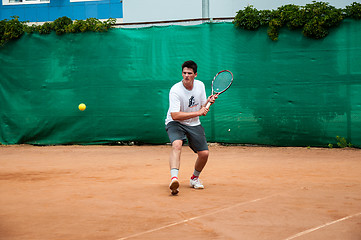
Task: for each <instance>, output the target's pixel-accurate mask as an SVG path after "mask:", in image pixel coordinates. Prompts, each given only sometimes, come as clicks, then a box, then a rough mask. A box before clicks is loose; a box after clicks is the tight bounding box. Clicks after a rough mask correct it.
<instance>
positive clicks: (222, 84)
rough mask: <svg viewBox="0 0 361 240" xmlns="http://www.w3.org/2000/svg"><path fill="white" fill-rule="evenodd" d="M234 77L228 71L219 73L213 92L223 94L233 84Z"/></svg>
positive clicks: (214, 82)
mask: <svg viewBox="0 0 361 240" xmlns="http://www.w3.org/2000/svg"><path fill="white" fill-rule="evenodd" d="M232 79H233V76H232V74H231V73H230V72H228V71H223V72H221V73H219V74H218V75H217V76H216V78H215V79H214V81H213V90H214V92H216V93H221V92H223V91H224V90H226V89H227V88H228V87H229V86H230V84H231V83H232Z"/></svg>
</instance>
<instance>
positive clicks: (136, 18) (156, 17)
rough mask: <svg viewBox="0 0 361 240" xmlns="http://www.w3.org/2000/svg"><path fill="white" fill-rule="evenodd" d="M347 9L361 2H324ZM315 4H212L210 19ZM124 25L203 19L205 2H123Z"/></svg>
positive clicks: (273, 0)
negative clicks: (249, 9)
mask: <svg viewBox="0 0 361 240" xmlns="http://www.w3.org/2000/svg"><path fill="white" fill-rule="evenodd" d="M323 2H328V3H330V5H331V6H335V7H337V8H344V7H345V6H347V5H350V4H352V3H353V2H360V0H324V1H323ZM308 3H312V0H209V15H210V17H211V18H216V17H234V16H235V15H236V14H237V12H238V11H239V10H243V9H244V8H245V7H246V6H248V5H253V6H254V7H255V8H257V9H258V10H263V9H276V8H278V7H280V6H283V5H286V4H295V5H300V6H304V5H306V4H308ZM123 10H124V11H123V15H124V18H123V22H124V23H131V22H150V21H165V20H181V19H193V18H202V0H123Z"/></svg>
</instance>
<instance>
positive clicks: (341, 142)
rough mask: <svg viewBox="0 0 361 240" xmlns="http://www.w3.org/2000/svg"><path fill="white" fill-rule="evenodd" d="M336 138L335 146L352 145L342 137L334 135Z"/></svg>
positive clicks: (344, 146)
mask: <svg viewBox="0 0 361 240" xmlns="http://www.w3.org/2000/svg"><path fill="white" fill-rule="evenodd" d="M336 139H337V146H339V147H340V148H346V147H352V144H351V143H348V142H347V140H346V139H345V138H344V137H339V136H336Z"/></svg>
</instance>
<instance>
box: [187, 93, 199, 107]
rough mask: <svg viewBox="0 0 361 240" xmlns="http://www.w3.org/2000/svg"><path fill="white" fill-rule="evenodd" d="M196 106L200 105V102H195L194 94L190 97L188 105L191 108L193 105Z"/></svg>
mask: <svg viewBox="0 0 361 240" xmlns="http://www.w3.org/2000/svg"><path fill="white" fill-rule="evenodd" d="M195 106H198V103H197V104H196V103H195V100H194V97H193V96H192V97H191V98H190V99H189V104H188V107H189V108H193V107H195Z"/></svg>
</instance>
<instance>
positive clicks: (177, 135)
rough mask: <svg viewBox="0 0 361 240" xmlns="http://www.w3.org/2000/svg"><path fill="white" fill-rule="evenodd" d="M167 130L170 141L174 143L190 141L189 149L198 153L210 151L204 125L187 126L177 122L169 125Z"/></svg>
mask: <svg viewBox="0 0 361 240" xmlns="http://www.w3.org/2000/svg"><path fill="white" fill-rule="evenodd" d="M165 130H166V131H167V133H168V136H169V140H170V142H171V143H173V142H174V141H175V140H182V141H183V143H184V141H185V140H188V144H189V147H190V148H191V149H192V150H193V151H194V152H195V153H196V152H199V151H204V150H208V144H207V139H206V134H205V133H204V128H203V127H202V125H198V126H186V125H183V124H181V123H179V122H177V121H172V122H170V123H168V124H167V126H166V127H165Z"/></svg>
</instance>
